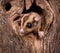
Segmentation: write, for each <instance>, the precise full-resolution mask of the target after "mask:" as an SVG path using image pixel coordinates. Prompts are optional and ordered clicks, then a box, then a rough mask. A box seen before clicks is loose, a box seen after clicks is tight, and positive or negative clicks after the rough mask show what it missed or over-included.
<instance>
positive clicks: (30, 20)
mask: <svg viewBox="0 0 60 53" xmlns="http://www.w3.org/2000/svg"><path fill="white" fill-rule="evenodd" d="M18 24H19V34H20V35H21V36H23V35H27V34H30V33H32V32H34V31H38V30H39V28H40V27H41V16H40V15H38V14H37V13H34V12H31V13H28V14H24V16H23V17H22V18H21V19H20V20H19V23H18Z"/></svg>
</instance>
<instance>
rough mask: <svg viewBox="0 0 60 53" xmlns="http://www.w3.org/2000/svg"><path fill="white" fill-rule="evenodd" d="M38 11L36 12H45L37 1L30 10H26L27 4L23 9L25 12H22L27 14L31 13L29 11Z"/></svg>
mask: <svg viewBox="0 0 60 53" xmlns="http://www.w3.org/2000/svg"><path fill="white" fill-rule="evenodd" d="M25 5H26V4H24V6H25ZM32 11H33V12H36V13H38V14H43V11H44V10H43V9H41V8H40V7H39V6H37V5H36V3H35V2H34V3H33V4H32V6H31V7H30V9H28V10H26V6H25V7H24V10H23V12H22V14H25V13H29V12H32Z"/></svg>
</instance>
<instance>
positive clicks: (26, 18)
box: [23, 15, 30, 25]
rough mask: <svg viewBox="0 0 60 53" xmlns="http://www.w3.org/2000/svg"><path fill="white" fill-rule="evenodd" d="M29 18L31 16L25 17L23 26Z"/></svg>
mask: <svg viewBox="0 0 60 53" xmlns="http://www.w3.org/2000/svg"><path fill="white" fill-rule="evenodd" d="M29 16H30V15H27V16H25V17H24V18H23V25H24V23H25V22H26V21H27V20H28V19H29Z"/></svg>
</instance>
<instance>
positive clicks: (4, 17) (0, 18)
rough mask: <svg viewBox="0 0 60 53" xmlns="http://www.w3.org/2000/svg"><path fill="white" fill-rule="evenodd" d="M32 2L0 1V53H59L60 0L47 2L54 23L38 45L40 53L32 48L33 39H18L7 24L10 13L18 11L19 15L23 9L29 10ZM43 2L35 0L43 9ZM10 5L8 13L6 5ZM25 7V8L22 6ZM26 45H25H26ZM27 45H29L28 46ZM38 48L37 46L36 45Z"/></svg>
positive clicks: (48, 0) (29, 0)
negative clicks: (52, 13) (52, 14)
mask: <svg viewBox="0 0 60 53" xmlns="http://www.w3.org/2000/svg"><path fill="white" fill-rule="evenodd" d="M33 1H34V0H28V1H27V0H0V53H60V0H47V2H48V3H49V5H50V7H51V8H52V10H53V12H54V22H53V24H52V26H51V28H50V29H49V31H48V33H47V35H46V36H45V37H44V38H42V39H41V40H40V41H39V42H40V43H38V44H40V47H41V48H40V51H39V52H37V51H35V49H32V48H33V46H34V45H33V42H32V43H31V41H33V39H31V40H29V39H26V41H24V39H22V38H20V37H19V36H17V35H16V34H15V32H14V31H13V29H12V27H11V26H10V24H9V23H8V21H9V20H8V18H9V16H10V14H12V11H13V10H14V11H16V10H17V9H19V11H18V12H19V13H20V14H21V13H22V12H23V10H24V8H26V9H29V8H30V6H31V5H32V4H33ZM44 1H45V0H36V1H35V3H36V4H37V5H38V6H39V7H41V8H43V9H45V6H44V5H43V4H45V2H44ZM9 2H10V3H11V5H12V9H10V11H8V10H6V9H5V5H6V3H9ZM41 3H42V5H40V4H41ZM24 5H26V7H25V6H24ZM26 43H27V44H26ZM28 43H29V44H28ZM37 46H38V47H39V45H37Z"/></svg>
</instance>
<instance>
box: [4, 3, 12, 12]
mask: <svg viewBox="0 0 60 53" xmlns="http://www.w3.org/2000/svg"><path fill="white" fill-rule="evenodd" d="M10 9H11V4H10V3H6V4H5V10H6V11H9V10H10Z"/></svg>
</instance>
